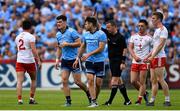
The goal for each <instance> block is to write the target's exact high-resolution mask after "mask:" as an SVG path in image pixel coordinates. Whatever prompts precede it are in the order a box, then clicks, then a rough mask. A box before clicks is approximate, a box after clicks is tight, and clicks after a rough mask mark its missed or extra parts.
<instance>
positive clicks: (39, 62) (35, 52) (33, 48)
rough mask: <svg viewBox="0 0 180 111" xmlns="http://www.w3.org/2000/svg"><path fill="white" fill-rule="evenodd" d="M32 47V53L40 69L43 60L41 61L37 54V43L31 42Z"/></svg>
mask: <svg viewBox="0 0 180 111" xmlns="http://www.w3.org/2000/svg"><path fill="white" fill-rule="evenodd" d="M30 47H31V49H32V53H33V55H34V58H35V59H36V60H37V62H38V65H39V67H40V66H41V60H40V57H39V55H38V53H37V50H36V46H35V42H30Z"/></svg>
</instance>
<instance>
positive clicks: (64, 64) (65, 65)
mask: <svg viewBox="0 0 180 111" xmlns="http://www.w3.org/2000/svg"><path fill="white" fill-rule="evenodd" d="M74 61H75V59H74V60H64V59H62V60H61V70H68V71H70V72H73V73H78V74H79V73H81V71H80V68H79V65H77V68H73V67H72V66H73V63H74Z"/></svg>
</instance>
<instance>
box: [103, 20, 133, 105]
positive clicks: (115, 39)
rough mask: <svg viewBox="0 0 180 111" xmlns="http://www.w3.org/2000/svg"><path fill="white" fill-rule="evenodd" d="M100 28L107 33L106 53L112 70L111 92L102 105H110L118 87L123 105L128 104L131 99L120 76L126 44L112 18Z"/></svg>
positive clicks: (123, 66) (123, 64) (123, 65)
mask: <svg viewBox="0 0 180 111" xmlns="http://www.w3.org/2000/svg"><path fill="white" fill-rule="evenodd" d="M102 30H103V31H104V32H105V33H106V35H107V39H108V40H107V41H108V55H109V62H110V69H111V72H112V79H111V86H112V89H111V94H110V97H109V100H108V101H106V102H105V103H104V104H103V105H106V106H109V105H111V103H112V101H113V98H114V97H115V95H116V93H117V90H118V88H119V90H120V92H121V94H122V95H123V97H124V100H125V102H124V105H130V104H131V101H130V99H129V98H128V95H127V92H126V87H125V85H124V84H123V81H122V78H121V72H122V69H124V68H125V59H126V57H125V54H126V52H127V44H126V42H125V38H124V37H123V36H122V35H121V34H120V32H119V31H118V28H117V25H116V22H115V21H114V20H110V21H108V22H107V24H106V29H103V28H102Z"/></svg>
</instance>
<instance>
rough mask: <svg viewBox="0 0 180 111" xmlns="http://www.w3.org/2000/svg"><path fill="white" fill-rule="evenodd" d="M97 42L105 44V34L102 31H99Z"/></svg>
mask: <svg viewBox="0 0 180 111" xmlns="http://www.w3.org/2000/svg"><path fill="white" fill-rule="evenodd" d="M99 41H100V42H107V37H106V34H105V33H104V32H103V31H100V37H99Z"/></svg>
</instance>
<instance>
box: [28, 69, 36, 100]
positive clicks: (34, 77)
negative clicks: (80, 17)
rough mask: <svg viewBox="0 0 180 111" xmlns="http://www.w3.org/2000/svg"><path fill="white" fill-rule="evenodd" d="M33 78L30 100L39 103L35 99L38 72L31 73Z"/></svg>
mask: <svg viewBox="0 0 180 111" xmlns="http://www.w3.org/2000/svg"><path fill="white" fill-rule="evenodd" d="M29 76H30V78H31V89H30V101H29V104H37V103H36V102H35V99H34V95H35V92H36V72H31V73H29Z"/></svg>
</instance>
